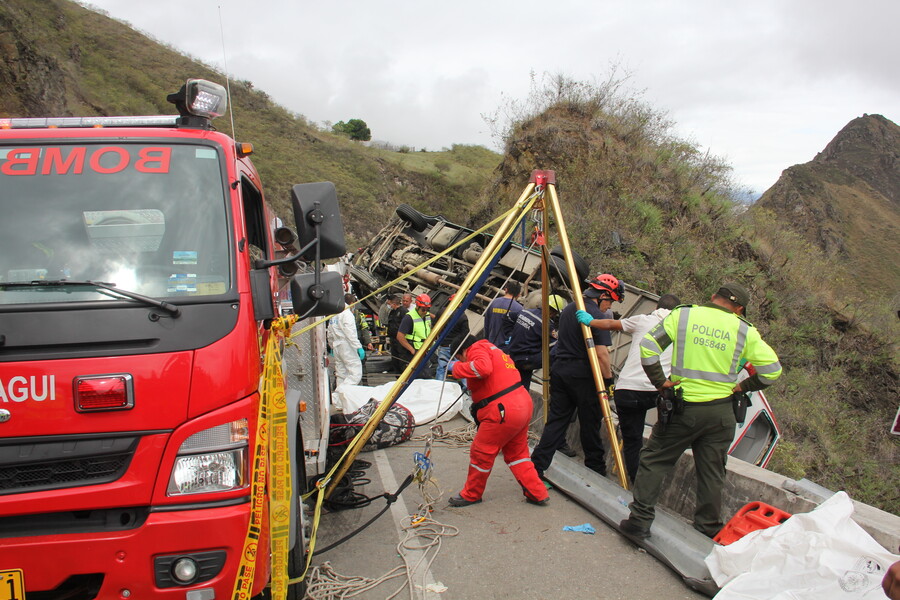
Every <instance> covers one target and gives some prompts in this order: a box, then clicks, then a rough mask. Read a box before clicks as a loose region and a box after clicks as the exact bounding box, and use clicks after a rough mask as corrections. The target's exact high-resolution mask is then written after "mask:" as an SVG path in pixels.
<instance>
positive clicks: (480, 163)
mask: <svg viewBox="0 0 900 600" xmlns="http://www.w3.org/2000/svg"><path fill="white" fill-rule="evenodd" d="M123 49H127V51H125V52H123ZM189 77H200V78H205V79H210V80H212V81H215V82H218V83H221V84H223V85H224V84H225V78H224V76H223V75H222V74H220V73H217V72H215V71H214V70H213V69H211V68H209V67H208V66H206V65H203V64H201V63H198V62H196V61H194V60H191V59H190V58H188V57H186V56H184V55H182V54H180V53H179V52H177V51H175V50H174V49H172V48H167V47H164V46H161V45H160V44H158V43H157V42H155V41H153V40H150V39H148V38H146V37H145V36H143V35H141V34H140V33H138V32H136V31H134V30H132V29H131V28H129V27H127V26H126V25H124V24H122V23H119V22H118V21H115V20H113V19H110V18H108V17H106V16H104V15H101V14H97V13H94V12H92V11H90V10H88V9H86V8H83V7H82V6H80V5H78V4H76V3H74V2H70V1H68V0H41V1H40V2H33V1H31V0H4V1H3V2H2V3H0V116H3V117H10V116H20V117H30V116H93V115H142V114H172V113H174V112H175V111H174V107H173V106H172V105H171V104H168V103H166V100H165V98H166V95H167V94H169V93H171V92H174V91H176V90H177V89H178V88H179V87H180V86H181V84H182V83H184V81H185V80H186V79H187V78H189ZM231 93H232V99H231V102H232V108H233V111H234V122H235V129H236V130H237V135H236V137H237V139H238V140H240V141H245V142H251V143H253V145H254V150H255V151H254V155H253V160H254V162H255V163H256V165H257V167H258V169H259V171H260V174H261V175H262V179H263V183H264V186H265V190H264V191H265V193H266V194H267V197H268V199H269V201H270V202H271V203H272V204H273V205H274V206H275V207H276V210H277V211H278V212H279V213H280V214H281V215H283V216H286V215H287V214H288V210H287V204H288V201H289V190H290V186H291V185H293V184H294V183H301V182H309V181H322V180H326V181H332V182H333V183H334V184H335V186H336V187H337V189H338V194H339V198H340V201H341V207H342V212H343V213H344V214H345V215H346V216H345V219H344V222H345V224H346V227H347V234H348V247H350V248H355V247H357V246H358V245H360V244H362V243H364V242H365V241H367V240H368V239H370V238H371V237H372V236H373V235H374V234H375V232H377V231H378V230H379V229H380V228H381V226H382V224H383V223H384V222H385V221H386V220H387V219H388V218H389V217H390V216H391V214H392V213H393V211H394V209H395V208H396V206H397V205H398V204H401V203H407V204H411V205H412V206H414V207H416V208H417V209H419V210H421V211H422V212H425V213H433V212H442V213H445V214H446V216H447V217H448V218H451V219H457V220H459V219H462V218H463V213H462V207H464V206H465V205H466V204H467V203H468V202H469V201H470V199H471V198H472V197H474V196H475V195H476V194H477V193H478V190H480V189H481V188H482V187H483V186H484V185H485V184H486V182H487V181H488V179H489V175H490V172H491V170H492V169H493V168H494V167H495V166H496V164H497V162H498V161H499V156H498V155H497V154H495V153H493V152H490V151H488V150H486V149H484V148H480V147H474V146H454V147H453V148H452V149H451V150H449V151H444V152H416V153H406V152H393V151H388V150H383V149H374V148H367V147H365V146H363V145H361V144H359V143H356V142H353V141H351V140H349V139H348V138H346V137H342V136H338V135H335V134H333V133H331V132H328V131H322V130H320V129H319V128H317V127H316V126H314V125H313V124H311V123H309V122H308V121H307V120H306V119H305V118H304V117H303V116H301V115H298V114H294V113H291V112H290V111H288V110H286V109H284V108H283V107H280V106H278V105H276V104H274V103H273V102H272V101H271V100H270V99H269V97H268V96H267V95H266V94H265V92H263V91H261V90H257V89H254V87H253V86H252V84H251V83H250V82H246V81H232V82H231ZM360 116H361V117H363V118H364V117H365V115H360ZM216 126H217V127H218V128H219V129H221V130H222V131H225V132H228V133H231V123H230V119H229V118H228V117H223V118H220V119H218V120H217V121H216Z"/></svg>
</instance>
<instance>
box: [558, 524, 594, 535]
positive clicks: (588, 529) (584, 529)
mask: <svg viewBox="0 0 900 600" xmlns="http://www.w3.org/2000/svg"><path fill="white" fill-rule="evenodd" d="M563 531H578V532H581V533H587V534H590V535H593V534H594V533H595V531H596V530H595V529H594V527H593V526H592V525H591V524H590V523H585V524H584V525H566V526H565V527H563Z"/></svg>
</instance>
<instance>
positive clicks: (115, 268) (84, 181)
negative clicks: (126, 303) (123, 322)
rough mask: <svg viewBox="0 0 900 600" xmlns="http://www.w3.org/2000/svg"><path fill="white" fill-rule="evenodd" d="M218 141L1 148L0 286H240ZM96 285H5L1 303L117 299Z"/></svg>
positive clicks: (167, 292)
mask: <svg viewBox="0 0 900 600" xmlns="http://www.w3.org/2000/svg"><path fill="white" fill-rule="evenodd" d="M223 182H224V176H223V170H222V166H221V164H220V155H219V153H218V152H217V150H216V149H215V148H214V147H212V146H204V145H190V144H178V143H154V144H148V143H142V144H135V143H123V142H121V141H120V140H104V141H102V142H99V143H85V142H83V141H81V142H75V143H72V144H48V145H31V144H28V145H21V146H11V145H8V144H7V145H3V146H0V214H2V216H3V217H2V219H0V283H8V284H9V283H24V282H40V281H44V280H47V281H65V280H69V281H100V282H114V283H115V285H116V286H118V287H120V288H123V289H127V290H131V291H133V292H135V293H137V294H142V295H144V296H150V297H156V298H161V297H165V298H178V297H185V296H214V295H219V294H224V293H226V291H228V290H229V289H230V287H231V278H230V272H231V265H230V261H229V259H228V257H229V252H228V235H227V217H226V214H227V213H226V197H227V196H226V192H225V186H224V184H223ZM117 297H118V296H117V295H115V294H109V293H104V291H103V290H101V289H97V288H94V287H91V286H65V285H56V286H52V285H51V286H41V285H39V284H38V285H33V286H24V285H6V286H0V304H37V303H57V302H83V301H100V300H105V301H112V300H114V299H116V298H117Z"/></svg>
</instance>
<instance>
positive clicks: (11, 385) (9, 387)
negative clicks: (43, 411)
mask: <svg viewBox="0 0 900 600" xmlns="http://www.w3.org/2000/svg"><path fill="white" fill-rule="evenodd" d="M44 400H56V376H55V375H40V376H36V375H30V376H28V377H24V376H21V375H14V376H12V377H10V378H8V379H7V380H4V379H2V378H0V402H28V401H33V402H43V401H44Z"/></svg>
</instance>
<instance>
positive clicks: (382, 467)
mask: <svg viewBox="0 0 900 600" xmlns="http://www.w3.org/2000/svg"><path fill="white" fill-rule="evenodd" d="M373 454H374V458H375V464H376V465H378V473H379V474H380V475H381V484H382V485H383V486H384V489H385V490H396V489H397V479H396V478H395V477H394V471H393V469H391V463H390V461H389V460H388V457H387V453H386V452H385V451H384V450H376V451H375V452H374V453H373ZM406 489H412V486H410V487H408V488H406ZM409 514H410V513H409V511H407V510H406V503H405V502H403V497H402V496H399V497H398V498H397V501H396V502H394V503H392V504H391V515H392V516H393V517H394V525H395V526H396V527H397V535H398V537H399V539H401V540H402V539H403V538H404V537H406V533H405V532H404V531H403V525H402V523H403V519H405V518H407V517H409ZM402 556H403V560H404V562H406V565H407V569H410V567H412V570H411V571H410V580H411V581H413V582H424V583H421V584H416V585H415V586H414V588H415V589H414V590H413V592H412V593H413V596H414V597H415V598H426V599H437V598H440V594H438V593H436V592H431V591H427V590H426V589H425V588H426V586H428V585H431V584H433V583H435V579H434V576H433V575H432V574H431V569H430V568H428V564H429V562H428V557H427V556H426V553H425V552H423V551H422V550H409V549H407V550H405V552H404V553H403V555H402Z"/></svg>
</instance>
